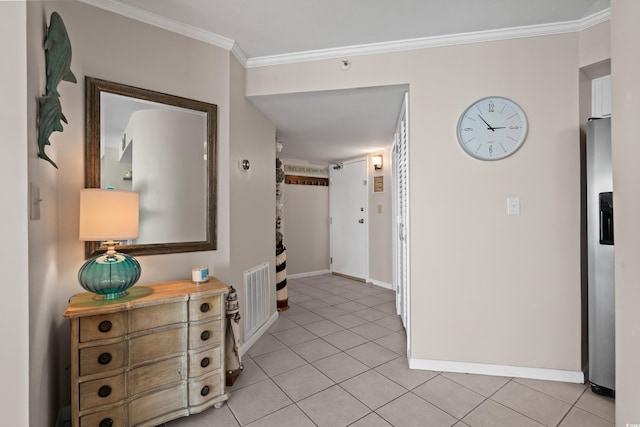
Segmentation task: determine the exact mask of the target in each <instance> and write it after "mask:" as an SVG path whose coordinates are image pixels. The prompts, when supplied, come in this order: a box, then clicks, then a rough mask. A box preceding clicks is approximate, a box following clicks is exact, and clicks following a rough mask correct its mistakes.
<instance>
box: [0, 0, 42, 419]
mask: <svg viewBox="0 0 640 427" xmlns="http://www.w3.org/2000/svg"><path fill="white" fill-rule="evenodd" d="M26 52H27V28H26V3H24V2H10V3H7V2H3V3H0V56H1V57H2V58H11V60H10V62H11V64H12V66H11V67H9V66H7V65H3V66H2V67H0V93H2V97H3V102H0V128H2V130H3V136H2V153H3V167H2V172H1V176H2V180H3V182H5V188H4V189H3V197H2V198H3V202H2V203H3V204H2V210H1V213H0V235H2V241H3V245H2V246H1V247H0V259H2V262H1V263H0V273H1V275H2V277H3V279H4V285H5V286H4V289H3V296H2V301H1V302H0V321H1V322H2V325H4V327H3V328H2V332H0V336H1V339H2V342H3V343H6V344H7V345H9V344H10V346H9V347H7V348H6V349H5V351H3V352H2V354H1V355H0V362H1V363H2V366H3V367H4V372H3V375H2V378H3V383H5V384H6V385H10V390H11V392H10V393H7V392H5V393H3V398H2V403H0V408H1V409H2V410H1V412H2V414H3V417H2V418H3V424H6V425H13V426H27V425H29V388H28V387H29V307H28V301H29V299H28V292H29V286H28V283H29V274H28V267H29V266H28V264H27V260H28V244H27V236H28V218H29V216H28V209H27V208H28V201H27V188H28V176H27V162H26V160H27V141H28V138H27V126H26V123H27V99H28V98H27V96H26V93H27V56H26ZM33 123H35V122H33ZM5 387H6V386H5Z"/></svg>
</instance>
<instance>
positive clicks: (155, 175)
mask: <svg viewBox="0 0 640 427" xmlns="http://www.w3.org/2000/svg"><path fill="white" fill-rule="evenodd" d="M85 91H86V92H85V97H86V104H85V132H86V146H85V187H86V188H108V187H113V188H116V189H121V190H125V191H134V192H137V193H138V194H139V195H140V233H139V237H138V238H137V239H135V240H133V241H126V242H121V244H120V245H119V246H118V251H120V252H125V253H129V254H132V255H152V254H168V253H178V252H195V251H209V250H215V249H216V248H217V239H216V237H217V236H216V224H217V221H216V213H217V206H216V205H217V197H216V189H217V172H216V135H217V106H216V105H215V104H210V103H206V102H202V101H196V100H193V99H187V98H183V97H179V96H174V95H168V94H165V93H160V92H155V91H152V90H147V89H141V88H137V87H133V86H127V85H124V84H120V83H114V82H110V81H107V80H101V79H97V78H94V77H86V78H85ZM104 250H106V246H101V245H100V242H86V243H85V256H86V257H87V258H89V257H91V256H94V255H96V254H98V253H101V252H103V251H104Z"/></svg>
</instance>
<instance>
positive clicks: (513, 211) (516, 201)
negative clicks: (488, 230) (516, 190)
mask: <svg viewBox="0 0 640 427" xmlns="http://www.w3.org/2000/svg"><path fill="white" fill-rule="evenodd" d="M507 215H520V197H507Z"/></svg>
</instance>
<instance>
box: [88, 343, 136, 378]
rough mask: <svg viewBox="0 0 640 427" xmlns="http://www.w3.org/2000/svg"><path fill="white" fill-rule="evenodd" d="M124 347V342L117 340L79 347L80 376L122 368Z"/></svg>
mask: <svg viewBox="0 0 640 427" xmlns="http://www.w3.org/2000/svg"><path fill="white" fill-rule="evenodd" d="M124 348H125V343H124V342H119V343H115V344H107V345H97V346H94V347H86V348H82V349H80V350H79V351H80V360H79V364H80V376H84V375H91V374H97V373H100V372H107V371H112V370H114V369H119V368H122V367H123V366H124Z"/></svg>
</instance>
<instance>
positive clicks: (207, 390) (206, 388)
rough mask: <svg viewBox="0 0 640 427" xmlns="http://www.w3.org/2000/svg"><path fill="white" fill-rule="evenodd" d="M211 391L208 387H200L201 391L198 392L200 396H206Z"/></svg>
mask: <svg viewBox="0 0 640 427" xmlns="http://www.w3.org/2000/svg"><path fill="white" fill-rule="evenodd" d="M210 391H211V390H210V389H209V386H208V385H206V386H204V387H202V390H200V396H206V395H207V394H209V392H210Z"/></svg>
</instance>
